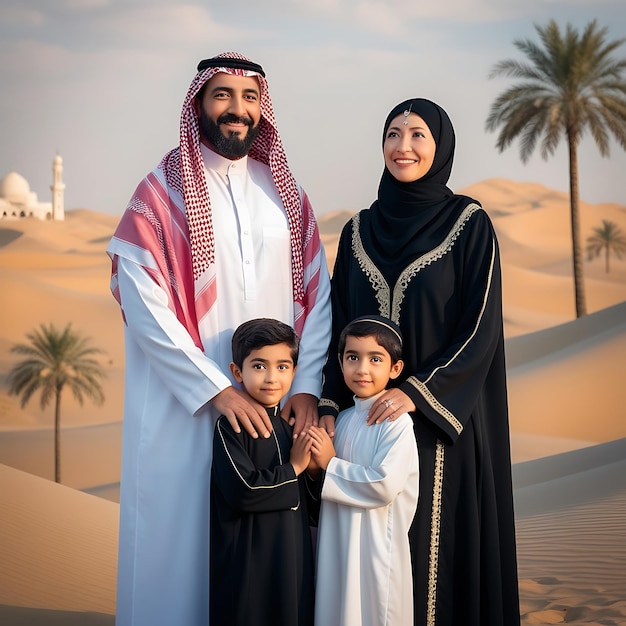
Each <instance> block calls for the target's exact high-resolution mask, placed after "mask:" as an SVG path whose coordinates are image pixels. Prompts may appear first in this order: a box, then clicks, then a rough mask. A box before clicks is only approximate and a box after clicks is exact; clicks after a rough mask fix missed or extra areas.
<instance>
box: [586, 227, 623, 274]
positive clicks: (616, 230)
mask: <svg viewBox="0 0 626 626" xmlns="http://www.w3.org/2000/svg"><path fill="white" fill-rule="evenodd" d="M603 251H604V267H605V271H606V272H607V274H608V272H609V256H610V254H611V252H614V253H615V256H616V257H617V258H618V259H621V258H622V252H626V237H624V233H622V230H621V229H620V227H619V226H618V225H617V224H616V223H615V222H609V221H608V220H602V226H596V227H595V228H594V229H593V235H590V236H589V237H587V254H588V255H589V257H588V258H589V260H591V259H595V258H596V257H598V256H600V254H602V252H603Z"/></svg>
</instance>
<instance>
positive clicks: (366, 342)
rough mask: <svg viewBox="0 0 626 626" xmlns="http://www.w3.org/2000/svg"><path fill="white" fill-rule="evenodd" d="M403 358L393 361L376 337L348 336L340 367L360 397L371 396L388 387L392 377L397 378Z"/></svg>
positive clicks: (347, 382)
mask: <svg viewBox="0 0 626 626" xmlns="http://www.w3.org/2000/svg"><path fill="white" fill-rule="evenodd" d="M403 365H404V364H403V362H402V361H397V362H396V363H392V362H391V356H390V355H389V352H387V350H385V348H383V347H382V346H381V345H379V344H378V342H377V341H376V339H375V338H374V337H372V336H371V335H370V336H367V337H352V336H350V335H348V336H347V337H346V348H345V350H344V352H343V357H342V358H341V369H342V371H343V378H344V380H345V381H346V385H348V387H349V388H350V390H351V391H352V392H353V393H354V395H356V396H357V397H358V398H371V397H372V396H375V395H376V394H378V393H380V392H381V391H383V390H384V389H385V388H386V387H387V383H388V382H389V379H390V378H397V377H398V376H399V375H400V372H401V371H402V367H403Z"/></svg>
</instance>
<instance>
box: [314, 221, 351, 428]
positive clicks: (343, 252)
mask: <svg viewBox="0 0 626 626" xmlns="http://www.w3.org/2000/svg"><path fill="white" fill-rule="evenodd" d="M352 225H353V222H352V220H350V221H349V222H348V223H347V224H346V225H345V226H344V227H343V230H342V231H341V236H340V238H339V244H338V246H337V256H336V258H335V267H334V269H333V276H332V278H331V291H330V301H331V306H332V320H333V325H332V334H331V338H330V346H329V348H328V359H326V365H325V366H324V371H323V385H322V397H321V398H320V401H319V411H318V412H319V414H320V415H324V414H331V415H333V416H334V417H335V418H336V417H337V415H338V414H339V411H341V410H343V409H345V408H347V407H349V406H351V404H352V393H351V392H350V390H349V389H348V387H347V386H346V384H345V383H344V380H343V373H342V372H341V366H340V364H339V357H338V348H337V347H338V345H339V335H340V334H341V331H342V330H343V329H344V328H345V327H346V326H347V325H348V323H349V322H351V321H352V319H351V318H350V317H349V315H348V311H347V298H346V294H348V292H349V289H348V276H347V273H346V268H349V267H350V261H351V259H352V244H351V241H352Z"/></svg>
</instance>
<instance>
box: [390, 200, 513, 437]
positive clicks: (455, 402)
mask: <svg viewBox="0 0 626 626" xmlns="http://www.w3.org/2000/svg"><path fill="white" fill-rule="evenodd" d="M469 226H470V228H468V232H467V238H463V239H462V240H459V242H458V245H461V246H462V249H461V250H460V254H459V256H458V257H457V261H456V262H455V263H456V267H455V271H456V272H461V276H462V278H461V281H460V287H459V288H460V291H461V295H460V299H461V302H460V306H459V309H460V311H461V314H460V316H459V319H458V322H457V324H456V325H455V328H454V332H453V336H452V339H451V340H450V341H449V342H448V344H447V345H446V346H444V348H443V350H442V351H441V352H440V353H439V354H438V355H437V356H436V358H435V359H434V360H431V361H430V362H429V363H428V364H425V365H424V367H423V369H422V370H421V371H418V372H414V373H412V375H410V376H409V377H408V378H407V380H405V381H404V382H403V383H402V384H401V386H400V388H401V389H402V390H403V391H404V392H405V393H407V395H409V396H410V397H411V399H412V400H413V402H414V403H415V405H416V407H417V409H418V410H419V411H420V412H421V413H422V414H423V415H424V416H425V417H426V418H427V419H429V420H431V421H432V422H433V423H434V425H435V426H436V427H437V428H438V429H440V430H441V431H443V432H444V433H445V435H446V437H447V438H448V439H449V441H450V442H454V441H455V440H456V439H457V437H458V436H459V435H460V434H461V432H462V431H463V427H464V425H465V424H466V423H467V421H468V420H469V419H470V416H471V414H472V411H473V410H474V407H475V406H476V403H477V400H478V397H479V395H480V393H481V391H482V389H483V385H484V383H485V380H486V378H487V375H488V373H489V369H490V367H491V365H492V363H493V361H494V355H495V353H496V350H497V349H498V346H502V342H503V333H502V286H501V276H500V257H499V251H498V243H497V240H496V236H495V232H494V230H493V227H492V225H491V221H490V220H489V217H488V216H487V214H486V213H485V212H484V211H482V210H481V211H477V212H476V213H475V214H474V216H473V217H472V220H470V224H469ZM457 252H459V251H457Z"/></svg>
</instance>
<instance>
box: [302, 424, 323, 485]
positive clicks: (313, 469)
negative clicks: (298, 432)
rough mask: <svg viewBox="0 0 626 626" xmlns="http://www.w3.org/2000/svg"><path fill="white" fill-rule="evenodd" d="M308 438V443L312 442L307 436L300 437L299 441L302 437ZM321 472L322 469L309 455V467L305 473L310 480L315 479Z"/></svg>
mask: <svg viewBox="0 0 626 626" xmlns="http://www.w3.org/2000/svg"><path fill="white" fill-rule="evenodd" d="M305 436H306V437H308V439H309V441H311V442H312V439H311V438H310V437H309V436H308V433H307V435H303V436H302V437H300V439H302V438H303V437H305ZM321 471H322V468H321V467H320V466H319V464H318V462H317V461H316V460H315V457H314V456H313V455H311V460H310V461H309V465H308V466H307V468H306V473H307V474H308V475H309V476H310V477H311V478H317V477H318V476H319V475H320V472H321Z"/></svg>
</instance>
